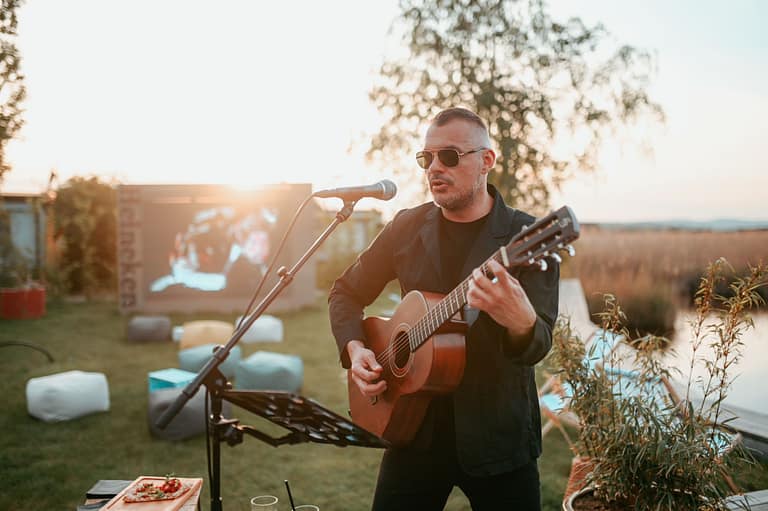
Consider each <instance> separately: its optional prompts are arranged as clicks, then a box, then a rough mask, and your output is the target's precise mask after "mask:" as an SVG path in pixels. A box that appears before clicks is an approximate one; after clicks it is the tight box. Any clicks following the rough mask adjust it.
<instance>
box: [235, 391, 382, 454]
mask: <svg viewBox="0 0 768 511" xmlns="http://www.w3.org/2000/svg"><path fill="white" fill-rule="evenodd" d="M222 397H223V399H224V400H225V401H229V402H230V403H233V404H236V405H237V406H239V407H241V408H245V409H246V410H248V411H250V412H253V413H255V414H257V415H260V416H261V417H264V418H265V419H267V420H269V421H271V422H273V423H275V424H277V425H278V426H281V427H283V428H285V429H287V430H290V431H291V432H290V433H288V434H287V435H285V436H282V437H280V438H274V437H271V436H269V435H267V434H266V433H263V432H261V431H258V430H256V429H254V428H252V427H251V426H240V425H233V426H232V428H233V429H234V430H235V431H237V433H230V436H225V438H224V440H226V441H227V443H230V438H231V437H232V436H234V437H235V440H238V441H240V440H241V439H242V434H243V433H247V434H249V435H251V436H254V437H256V438H258V439H259V440H262V441H264V442H266V443H268V444H269V445H271V446H273V447H277V446H278V445H283V444H298V443H302V442H315V443H321V444H331V445H337V446H339V447H346V446H349V445H351V446H357V447H378V448H385V447H387V445H388V444H387V443H386V441H385V440H382V439H381V438H379V437H377V436H376V435H374V434H373V433H370V432H368V431H366V430H364V429H362V428H361V427H359V426H357V425H356V424H354V423H353V422H352V421H350V420H348V419H345V418H344V417H342V416H341V415H338V414H336V413H334V412H332V411H331V410H329V409H327V408H325V407H324V406H323V405H321V404H320V403H318V402H317V401H315V400H314V399H310V398H307V397H303V396H300V395H298V394H294V393H291V392H280V391H260V390H259V391H257V390H226V391H224V392H223V393H222ZM237 437H240V438H239V439H238V438H237Z"/></svg>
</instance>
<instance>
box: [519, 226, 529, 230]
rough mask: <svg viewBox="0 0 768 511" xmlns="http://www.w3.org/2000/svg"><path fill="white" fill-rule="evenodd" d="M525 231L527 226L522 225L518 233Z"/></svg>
mask: <svg viewBox="0 0 768 511" xmlns="http://www.w3.org/2000/svg"><path fill="white" fill-rule="evenodd" d="M526 229H528V226H527V225H523V228H522V229H520V231H525V230H526Z"/></svg>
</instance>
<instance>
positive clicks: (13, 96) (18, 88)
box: [0, 0, 27, 181]
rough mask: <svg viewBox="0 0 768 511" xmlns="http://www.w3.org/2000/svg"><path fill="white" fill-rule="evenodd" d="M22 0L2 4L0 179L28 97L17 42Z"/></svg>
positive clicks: (0, 24) (21, 121) (7, 1)
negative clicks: (18, 12) (8, 143)
mask: <svg viewBox="0 0 768 511" xmlns="http://www.w3.org/2000/svg"><path fill="white" fill-rule="evenodd" d="M21 3H22V0H2V6H1V7H0V181H1V180H2V178H3V174H5V172H6V171H7V170H8V169H9V166H8V162H7V161H6V159H5V147H6V144H7V142H8V141H9V140H10V139H12V138H13V137H14V136H15V135H16V133H17V132H18V131H19V130H20V129H21V127H22V125H23V124H24V120H23V118H22V113H23V110H22V109H21V103H22V102H23V101H24V98H25V97H26V94H27V91H26V88H25V87H24V75H23V74H21V56H20V55H19V51H18V49H17V48H16V45H15V44H14V38H15V37H16V35H17V33H16V26H17V18H16V10H17V9H18V7H19V6H20V5H21Z"/></svg>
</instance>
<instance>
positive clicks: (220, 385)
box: [205, 369, 230, 511]
mask: <svg viewBox="0 0 768 511" xmlns="http://www.w3.org/2000/svg"><path fill="white" fill-rule="evenodd" d="M205 385H206V387H207V388H208V393H209V394H210V396H211V415H210V416H209V417H207V420H208V425H209V427H208V432H209V435H210V443H211V458H212V460H211V466H212V470H211V472H212V473H211V511H222V509H223V505H222V500H221V442H222V440H223V438H224V437H223V435H222V428H229V427H230V426H229V422H230V421H226V420H224V418H223V417H222V416H221V410H222V397H221V396H222V392H223V391H224V390H225V389H226V388H227V386H228V385H229V383H228V382H227V380H226V378H225V377H224V375H223V374H221V372H220V371H219V370H218V369H214V370H213V371H212V372H211V374H210V375H209V378H206V380H205Z"/></svg>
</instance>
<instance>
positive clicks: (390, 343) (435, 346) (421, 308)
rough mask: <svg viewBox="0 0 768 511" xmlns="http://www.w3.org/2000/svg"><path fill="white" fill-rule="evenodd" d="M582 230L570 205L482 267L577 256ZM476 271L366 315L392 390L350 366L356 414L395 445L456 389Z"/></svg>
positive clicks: (543, 265) (543, 263) (370, 344)
mask: <svg viewBox="0 0 768 511" xmlns="http://www.w3.org/2000/svg"><path fill="white" fill-rule="evenodd" d="M578 237H579V223H578V221H577V220H576V217H575V216H574V214H573V211H571V209H570V208H569V207H568V206H563V207H562V208H560V209H558V210H557V211H554V212H552V213H550V214H549V215H547V216H545V217H543V218H541V219H539V220H537V221H536V222H535V223H533V224H531V225H530V226H528V227H526V228H524V229H523V230H522V231H520V232H519V233H518V234H517V235H515V236H514V237H513V238H512V240H511V241H510V242H509V243H508V244H507V245H505V246H502V247H500V248H499V250H497V251H496V252H494V254H493V255H492V256H491V257H489V258H488V259H487V260H486V261H485V262H484V263H483V264H482V265H481V266H480V270H481V271H483V272H484V273H485V274H486V275H488V276H489V277H491V276H492V272H491V271H490V270H489V267H488V263H489V262H490V261H491V260H492V259H495V260H496V261H498V262H499V263H501V264H502V265H503V266H505V267H506V268H514V267H522V266H534V265H536V266H538V268H539V269H540V270H542V271H545V270H546V269H547V266H548V264H547V259H552V260H554V261H557V262H560V261H561V260H562V259H561V257H560V255H559V254H560V252H561V251H567V252H568V254H569V255H571V256H573V255H574V253H575V252H574V250H573V247H572V246H571V245H570V243H571V242H572V241H574V240H576V239H577V238H578ZM470 279H471V276H469V277H467V278H466V279H465V280H464V281H462V282H461V283H460V284H459V285H458V286H456V288H455V289H453V290H452V291H451V292H450V293H448V294H447V295H441V294H439V293H429V292H422V291H411V292H409V293H408V294H406V295H405V297H404V298H403V300H402V302H401V303H400V305H398V307H397V309H396V310H395V313H394V315H393V316H392V317H391V318H388V319H387V318H381V317H368V318H366V319H365V320H364V321H363V329H364V331H365V335H366V339H367V343H366V346H367V348H368V349H370V350H372V351H373V352H374V354H375V355H376V360H377V361H378V362H379V364H381V366H382V367H383V371H382V378H383V379H385V380H386V382H387V390H386V391H384V393H382V394H379V395H378V396H375V397H369V396H365V395H363V394H362V393H361V392H360V390H359V389H358V387H357V385H356V384H355V383H354V382H353V381H352V378H351V373H350V372H349V371H348V391H349V407H350V413H351V415H352V420H353V421H354V422H355V423H356V424H357V425H359V426H360V427H362V428H363V429H366V430H368V431H370V432H371V433H373V434H375V435H377V436H379V437H381V438H383V439H384V440H386V441H387V442H389V443H390V444H391V445H393V446H404V445H407V444H408V443H409V442H410V441H411V440H412V439H413V437H414V435H415V434H416V432H417V431H418V429H419V426H420V425H421V422H422V420H423V419H424V415H425V413H426V411H427V407H428V406H429V402H430V400H431V398H432V396H434V395H436V394H446V393H450V392H453V391H454V390H455V389H456V387H457V386H458V385H459V382H460V381H461V378H462V376H463V374H464V362H465V345H464V333H465V331H466V323H465V322H463V321H460V320H458V319H457V318H458V316H459V315H458V314H457V313H458V312H459V311H460V310H461V309H462V308H463V307H464V305H466V303H467V290H468V289H469V282H470Z"/></svg>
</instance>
